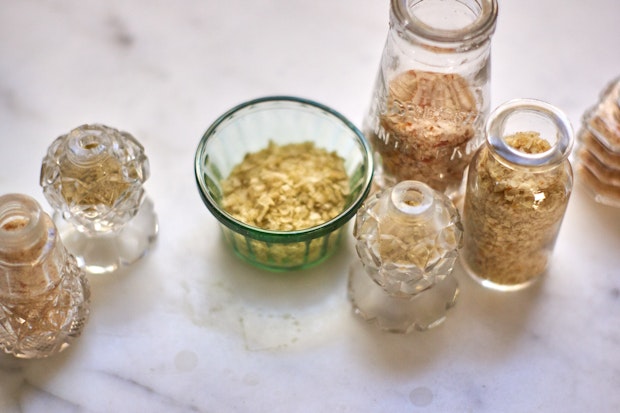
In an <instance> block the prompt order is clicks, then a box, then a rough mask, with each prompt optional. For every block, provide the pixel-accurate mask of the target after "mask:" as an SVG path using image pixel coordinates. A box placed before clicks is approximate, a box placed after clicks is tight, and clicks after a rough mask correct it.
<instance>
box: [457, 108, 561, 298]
mask: <svg viewBox="0 0 620 413" xmlns="http://www.w3.org/2000/svg"><path fill="white" fill-rule="evenodd" d="M486 133H487V139H486V144H485V145H484V146H482V147H481V148H480V150H479V151H478V152H477V153H476V155H475V156H474V158H473V160H472V162H471V164H470V166H469V173H468V179H467V187H466V192H465V202H464V208H463V227H464V245H463V249H462V250H461V261H462V263H463V265H464V267H465V269H466V270H467V271H468V273H469V274H470V275H471V276H472V277H473V278H474V279H475V280H477V281H479V282H480V283H481V284H482V285H484V286H486V287H489V288H493V289H497V290H502V291H510V290H517V289H521V288H524V287H526V286H528V285H530V284H531V283H533V282H534V281H535V280H537V279H539V278H540V276H541V275H542V274H544V273H545V271H546V269H547V267H548V264H549V259H550V256H551V254H552V252H553V248H554V245H555V241H556V238H557V235H558V232H559V230H560V225H561V223H562V219H563V217H564V212H565V211H566V206H567V204H568V200H569V197H570V193H571V190H572V185H573V173H572V168H571V165H570V162H569V160H568V155H569V154H570V151H571V148H572V145H573V132H572V128H571V125H570V122H569V120H568V118H567V117H566V115H564V114H563V113H562V112H560V111H559V110H558V109H557V108H555V107H554V106H551V105H549V104H547V103H544V102H541V101H537V100H530V99H518V100H513V101H510V102H507V103H505V104H503V105H501V106H500V107H498V108H497V109H496V110H495V111H494V112H493V113H492V114H491V116H490V117H489V121H488V123H487V128H486Z"/></svg>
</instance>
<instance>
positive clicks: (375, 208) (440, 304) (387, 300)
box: [349, 181, 462, 333]
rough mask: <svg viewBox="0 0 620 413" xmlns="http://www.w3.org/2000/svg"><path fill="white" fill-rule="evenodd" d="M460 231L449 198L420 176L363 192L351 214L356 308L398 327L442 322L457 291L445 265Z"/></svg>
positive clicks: (405, 328)
mask: <svg viewBox="0 0 620 413" xmlns="http://www.w3.org/2000/svg"><path fill="white" fill-rule="evenodd" d="M461 235H462V229H461V223H460V218H459V213H458V210H457V209H456V207H455V206H454V204H453V203H452V201H451V200H450V199H449V198H448V197H447V196H446V195H444V194H442V193H440V192H437V191H434V190H433V189H432V188H430V187H429V186H428V185H426V184H424V183H422V182H418V181H402V182H400V183H398V184H396V185H395V186H393V187H388V188H386V189H384V190H383V191H381V192H378V193H377V194H375V195H374V196H372V197H371V198H369V199H368V200H367V201H366V202H365V203H364V205H363V206H362V208H360V210H359V211H358V213H357V216H356V220H355V229H354V236H355V239H356V244H355V248H356V251H357V255H358V257H359V258H360V259H359V261H356V262H354V263H353V264H352V266H351V269H350V271H349V298H350V300H351V302H352V303H353V307H354V309H355V312H356V313H357V314H358V315H360V316H361V317H362V318H364V319H365V320H367V321H369V322H371V323H375V324H377V325H378V326H379V327H380V328H381V329H383V330H386V331H390V332H396V333H409V332H411V331H413V330H426V329H428V328H431V327H434V326H436V325H438V324H440V323H441V322H442V321H443V320H444V319H445V317H446V312H447V310H448V309H450V308H451V307H452V306H454V304H455V302H456V297H457V294H458V283H457V281H456V279H455V278H454V277H453V276H452V275H451V273H452V270H453V268H454V263H455V261H456V259H457V257H458V249H459V247H460V245H461Z"/></svg>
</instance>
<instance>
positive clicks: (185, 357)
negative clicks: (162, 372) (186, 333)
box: [174, 350, 198, 371]
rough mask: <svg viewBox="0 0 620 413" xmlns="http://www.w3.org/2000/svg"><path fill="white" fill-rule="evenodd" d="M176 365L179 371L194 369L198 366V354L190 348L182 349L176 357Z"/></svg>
mask: <svg viewBox="0 0 620 413" xmlns="http://www.w3.org/2000/svg"><path fill="white" fill-rule="evenodd" d="M174 366H175V367H176V369H177V370H178V371H192V370H194V369H195V368H196V366H198V355H196V353H194V352H193V351H189V350H183V351H180V352H178V353H177V355H176V356H175V357H174Z"/></svg>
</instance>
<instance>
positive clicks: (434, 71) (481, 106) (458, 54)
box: [363, 0, 498, 199]
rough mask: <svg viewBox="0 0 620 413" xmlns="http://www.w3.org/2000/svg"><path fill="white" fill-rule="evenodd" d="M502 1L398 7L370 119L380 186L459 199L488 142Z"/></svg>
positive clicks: (434, 1) (451, 0) (431, 0)
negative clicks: (415, 185)
mask: <svg viewBox="0 0 620 413" xmlns="http://www.w3.org/2000/svg"><path fill="white" fill-rule="evenodd" d="M497 12H498V6H497V1H496V0H416V1H411V0H392V1H391V7H390V28H389V32H388V35H387V41H386V43H385V47H384V49H383V55H382V58H381V64H380V67H379V73H378V76H377V79H376V83H375V87H374V92H373V97H372V101H371V104H370V108H369V112H368V114H367V116H366V117H365V120H364V126H363V129H364V133H365V134H366V136H368V138H369V140H370V141H371V144H372V146H373V150H374V153H375V158H376V161H377V162H376V165H377V167H376V173H375V187H376V188H377V187H378V188H383V187H387V186H391V185H394V184H395V183H396V182H398V181H402V180H417V181H422V182H424V183H426V184H428V185H429V186H431V187H432V188H433V189H435V190H438V191H440V192H444V193H445V194H446V195H448V196H450V197H452V198H453V199H456V198H457V197H458V195H460V194H461V192H462V185H461V183H462V180H463V172H464V171H465V169H466V167H467V165H468V163H469V161H470V160H471V157H472V156H473V153H474V152H475V151H476V149H477V148H478V147H479V146H480V144H481V143H482V142H483V140H484V133H483V128H484V123H485V120H486V117H487V115H488V112H489V99H490V51H491V36H492V34H493V32H494V30H495V23H496V19H497Z"/></svg>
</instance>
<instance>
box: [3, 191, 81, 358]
mask: <svg viewBox="0 0 620 413" xmlns="http://www.w3.org/2000/svg"><path fill="white" fill-rule="evenodd" d="M89 291H90V290H89V287H88V282H87V279H86V278H85V275H84V272H83V271H82V270H80V268H79V267H78V265H77V262H76V260H75V258H74V257H73V256H72V255H70V254H69V253H68V252H67V250H66V249H65V247H64V246H63V245H62V243H61V240H60V238H59V236H58V232H57V231H56V227H55V225H54V222H53V221H52V219H51V218H50V217H49V215H47V214H46V213H45V212H43V211H42V210H41V207H40V205H39V204H38V203H37V202H36V201H35V200H34V199H32V198H30V197H28V196H25V195H20V194H8V195H3V196H0V349H2V350H4V351H5V352H6V353H9V354H13V355H14V356H16V357H20V358H41V357H47V356H51V355H53V354H55V353H58V352H60V351H62V350H64V349H65V348H66V347H67V346H69V344H70V343H71V341H73V340H74V339H75V338H76V337H78V336H79V335H80V334H81V332H82V329H83V327H84V324H85V323H86V320H87V318H88V314H89V297H90V292H89Z"/></svg>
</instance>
